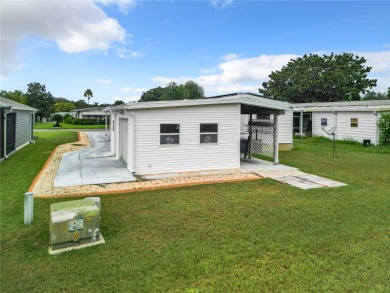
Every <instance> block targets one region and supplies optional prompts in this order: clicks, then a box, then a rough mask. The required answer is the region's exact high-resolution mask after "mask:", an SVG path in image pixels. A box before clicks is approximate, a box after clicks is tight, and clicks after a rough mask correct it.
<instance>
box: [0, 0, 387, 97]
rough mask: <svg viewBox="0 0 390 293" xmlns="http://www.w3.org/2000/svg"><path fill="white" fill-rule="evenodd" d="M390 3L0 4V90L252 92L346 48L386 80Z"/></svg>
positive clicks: (55, 0) (26, 0)
mask: <svg viewBox="0 0 390 293" xmlns="http://www.w3.org/2000/svg"><path fill="white" fill-rule="evenodd" d="M389 16H390V2H387V1H289V2H286V1H237V0H236V1H235V0H224V1H222V0H211V1H208V0H204V1H136V0H68V1H64V0H62V1H59V0H41V1H36V0H12V1H11V0H1V27H2V31H1V89H5V90H17V89H20V90H23V91H26V90H27V84H28V83H30V82H40V83H42V84H45V85H46V87H47V89H48V90H49V91H51V92H52V94H53V95H54V96H57V97H64V98H67V99H70V100H78V99H83V98H84V97H83V93H84V91H85V90H86V89H87V88H90V89H91V90H92V91H93V93H94V97H93V98H92V99H91V102H99V103H113V102H114V101H115V100H117V99H121V100H124V101H133V100H137V99H138V98H139V97H140V95H141V94H142V92H143V91H146V90H148V89H150V88H153V87H156V86H159V85H161V86H165V85H166V84H167V83H168V82H170V81H175V82H177V83H183V82H185V81H186V80H189V79H192V80H195V81H196V82H198V83H199V84H201V85H202V86H203V87H204V89H205V92H206V95H208V96H211V95H218V94H226V93H231V92H257V89H258V88H259V87H261V84H262V82H264V81H267V80H268V75H269V74H270V73H271V71H272V70H278V69H280V68H281V67H282V66H283V65H285V64H286V63H287V62H288V61H289V60H290V59H291V58H296V57H299V56H302V55H303V54H308V53H319V54H329V53H331V52H335V53H343V52H351V53H354V54H356V55H359V56H363V57H365V58H366V59H367V64H368V65H369V66H372V67H373V69H372V72H371V73H370V77H372V78H377V79H378V86H377V88H375V89H374V90H376V91H386V89H387V87H389V86H390V17H389Z"/></svg>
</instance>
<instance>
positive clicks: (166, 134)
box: [160, 124, 180, 144]
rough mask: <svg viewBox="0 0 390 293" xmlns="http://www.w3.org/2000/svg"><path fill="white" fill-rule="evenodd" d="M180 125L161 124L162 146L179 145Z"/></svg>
mask: <svg viewBox="0 0 390 293" xmlns="http://www.w3.org/2000/svg"><path fill="white" fill-rule="evenodd" d="M179 143H180V124H160V144H179Z"/></svg>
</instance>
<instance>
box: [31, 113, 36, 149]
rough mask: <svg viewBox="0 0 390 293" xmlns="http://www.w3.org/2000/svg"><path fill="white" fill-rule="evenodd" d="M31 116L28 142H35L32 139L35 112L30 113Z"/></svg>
mask: <svg viewBox="0 0 390 293" xmlns="http://www.w3.org/2000/svg"><path fill="white" fill-rule="evenodd" d="M31 118H32V120H31V123H32V125H31V128H30V131H31V133H30V143H35V140H34V130H33V128H34V123H35V112H33V113H32V117H31Z"/></svg>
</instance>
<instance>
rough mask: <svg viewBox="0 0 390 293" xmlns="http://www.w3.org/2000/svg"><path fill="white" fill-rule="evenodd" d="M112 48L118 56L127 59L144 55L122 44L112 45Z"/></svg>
mask: <svg viewBox="0 0 390 293" xmlns="http://www.w3.org/2000/svg"><path fill="white" fill-rule="evenodd" d="M113 50H114V51H115V52H116V54H117V55H118V57H119V58H122V59H128V58H140V57H143V56H144V55H143V54H141V53H140V52H137V51H132V50H130V49H128V48H125V47H124V46H114V47H113Z"/></svg>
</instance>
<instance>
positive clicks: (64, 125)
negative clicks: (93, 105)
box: [34, 122, 104, 129]
mask: <svg viewBox="0 0 390 293" xmlns="http://www.w3.org/2000/svg"><path fill="white" fill-rule="evenodd" d="M55 124H56V123H55V122H44V123H34V129H104V125H74V124H67V123H63V122H61V123H60V125H61V127H53V125H55Z"/></svg>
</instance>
